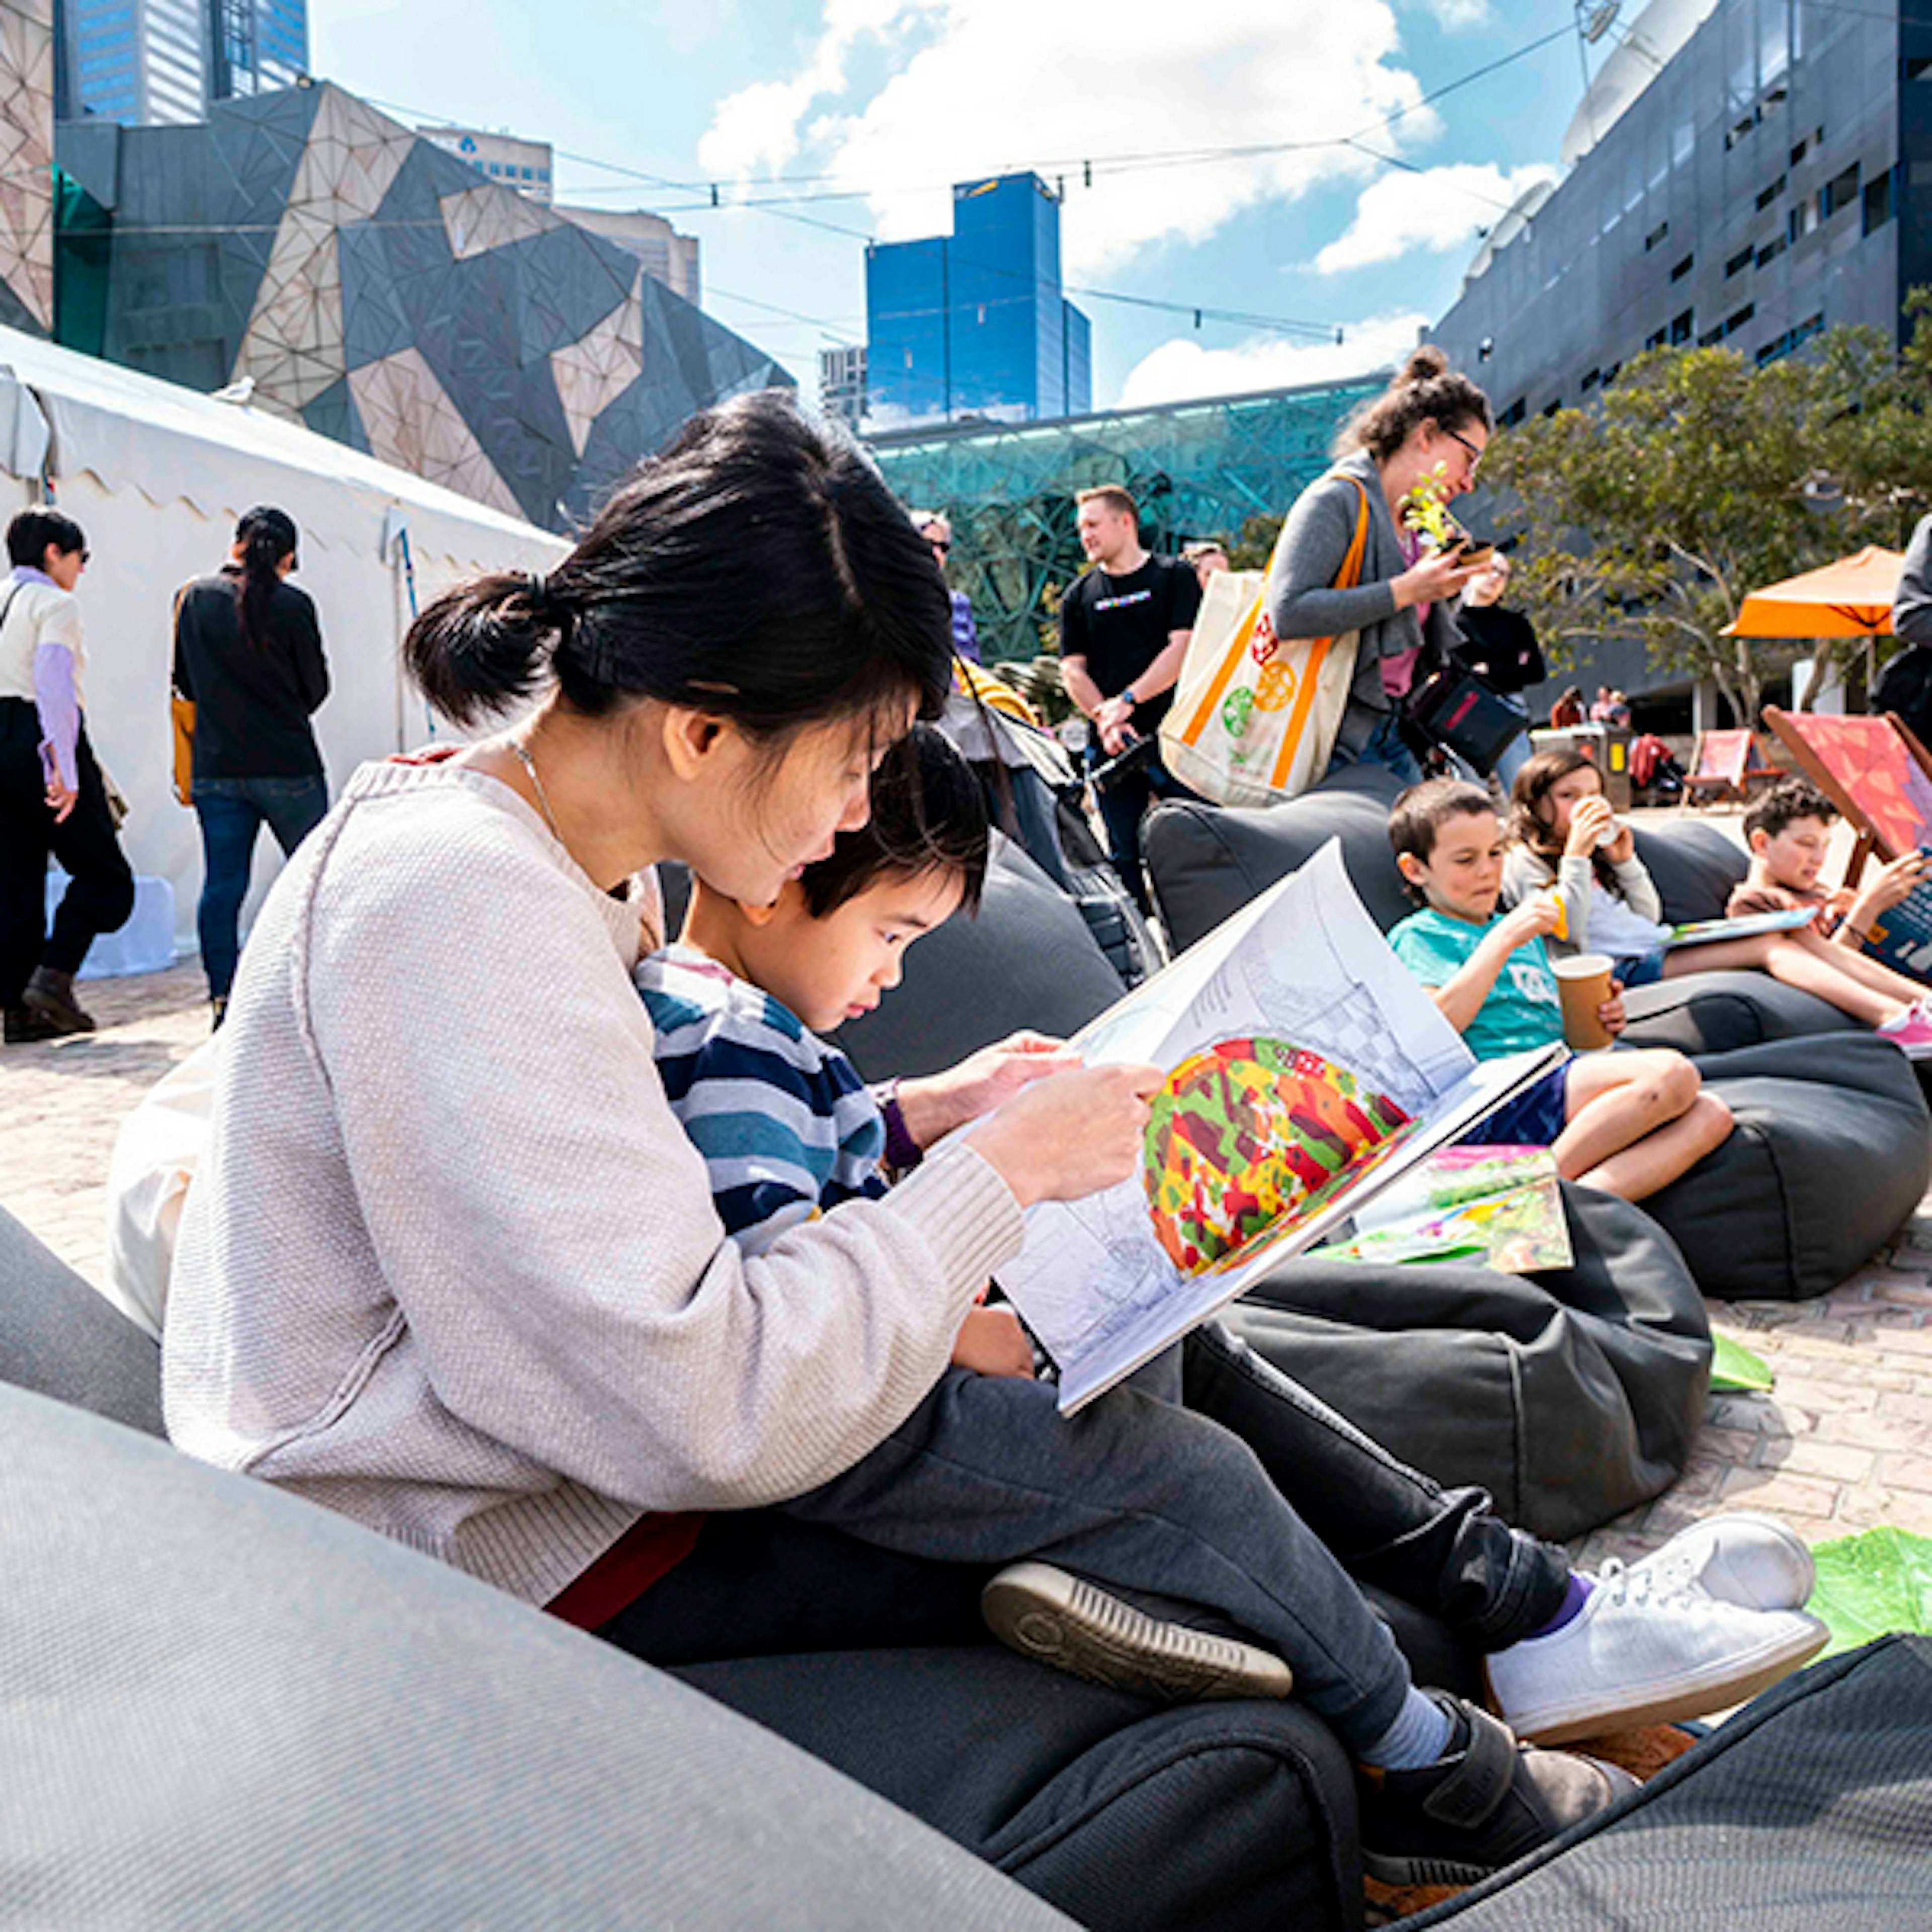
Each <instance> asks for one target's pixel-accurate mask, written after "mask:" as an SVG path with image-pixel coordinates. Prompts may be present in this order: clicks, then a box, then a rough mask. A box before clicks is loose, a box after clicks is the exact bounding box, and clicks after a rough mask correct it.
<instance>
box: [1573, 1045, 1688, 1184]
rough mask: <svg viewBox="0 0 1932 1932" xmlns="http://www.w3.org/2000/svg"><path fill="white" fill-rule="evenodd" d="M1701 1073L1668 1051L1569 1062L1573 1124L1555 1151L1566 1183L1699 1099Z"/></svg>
mask: <svg viewBox="0 0 1932 1932" xmlns="http://www.w3.org/2000/svg"><path fill="white" fill-rule="evenodd" d="M1701 1085H1703V1082H1702V1081H1701V1080H1700V1079H1699V1077H1698V1073H1697V1068H1696V1067H1693V1066H1692V1065H1691V1063H1690V1061H1688V1060H1686V1059H1685V1058H1684V1056H1683V1055H1682V1054H1681V1053H1676V1052H1672V1051H1671V1050H1670V1049H1668V1048H1661V1049H1655V1048H1653V1049H1645V1050H1643V1051H1641V1052H1629V1053H1601V1054H1593V1055H1589V1056H1588V1057H1587V1058H1583V1059H1579V1060H1574V1061H1571V1063H1570V1073H1569V1083H1568V1094H1567V1100H1568V1110H1569V1116H1570V1124H1569V1125H1568V1127H1565V1129H1564V1130H1563V1131H1562V1133H1561V1134H1559V1136H1557V1138H1556V1145H1554V1146H1553V1148H1551V1149H1550V1151H1551V1152H1552V1153H1553V1154H1555V1155H1556V1171H1557V1172H1558V1173H1559V1174H1560V1175H1562V1176H1563V1178H1565V1180H1566V1181H1580V1180H1582V1179H1583V1177H1584V1176H1585V1175H1587V1174H1589V1173H1592V1172H1594V1171H1595V1170H1596V1169H1599V1168H1601V1166H1602V1165H1603V1164H1604V1162H1606V1161H1607V1160H1610V1159H1611V1157H1613V1156H1614V1155H1616V1154H1621V1153H1622V1151H1623V1150H1624V1149H1625V1148H1627V1147H1628V1146H1629V1145H1631V1143H1632V1142H1634V1141H1639V1140H1641V1139H1643V1136H1645V1135H1646V1134H1648V1133H1653V1132H1655V1130H1656V1129H1658V1128H1659V1127H1663V1126H1664V1125H1666V1124H1667V1123H1669V1122H1670V1121H1674V1120H1676V1118H1678V1116H1679V1115H1681V1114H1682V1113H1684V1112H1686V1111H1687V1110H1688V1109H1689V1108H1690V1107H1691V1106H1692V1105H1693V1103H1694V1102H1695V1101H1696V1100H1697V1092H1698V1089H1699V1088H1700V1086H1701Z"/></svg>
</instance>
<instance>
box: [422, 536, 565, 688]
mask: <svg viewBox="0 0 1932 1932" xmlns="http://www.w3.org/2000/svg"><path fill="white" fill-rule="evenodd" d="M568 628H569V618H568V613H566V612H565V610H562V607H560V605H559V601H558V599H557V598H556V593H555V592H553V591H552V590H551V589H550V588H549V586H548V585H547V583H545V581H544V579H543V578H541V577H529V576H526V575H523V574H521V573H511V572H508V571H496V572H495V573H494V574H491V575H490V576H487V577H477V578H475V580H473V581H472V582H470V583H465V584H462V585H460V586H458V588H457V589H454V590H448V591H445V592H444V593H443V595H441V596H440V597H439V598H437V600H436V601H435V602H434V603H433V604H431V605H430V606H429V607H428V609H427V610H425V611H424V612H423V613H422V616H419V617H418V618H417V619H416V622H414V623H413V624H412V625H410V629H409V634H408V636H407V637H405V638H404V640H403V661H404V664H405V666H406V667H407V669H408V671H409V673H410V676H411V677H412V678H413V679H415V681H416V685H417V687H418V688H419V689H420V690H421V691H422V694H423V695H424V696H425V697H427V698H428V700H429V701H430V703H431V704H433V705H434V706H435V707H436V708H437V710H439V711H440V712H442V713H443V715H444V716H445V717H446V718H449V719H451V720H452V721H453V722H454V723H456V724H475V723H477V722H478V721H480V720H481V719H482V718H487V717H490V716H493V715H496V714H498V713H499V712H505V711H511V710H514V709H515V708H516V707H517V705H518V704H519V703H520V702H521V701H522V700H524V699H526V698H527V697H530V696H531V695H532V694H533V693H534V692H535V691H537V690H538V689H539V688H541V685H543V684H544V682H545V681H546V679H547V676H548V675H549V671H550V657H551V655H552V652H553V650H554V649H555V646H556V643H557V642H558V640H559V639H560V637H562V634H563V632H564V631H566V630H567V629H568Z"/></svg>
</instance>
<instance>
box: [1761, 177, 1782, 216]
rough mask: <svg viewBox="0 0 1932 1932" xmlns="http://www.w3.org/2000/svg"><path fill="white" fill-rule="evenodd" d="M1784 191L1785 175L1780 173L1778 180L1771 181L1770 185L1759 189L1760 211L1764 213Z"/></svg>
mask: <svg viewBox="0 0 1932 1932" xmlns="http://www.w3.org/2000/svg"><path fill="white" fill-rule="evenodd" d="M1782 193H1784V175H1779V176H1778V178H1777V180H1775V181H1772V182H1771V183H1770V184H1769V185H1768V186H1766V187H1762V188H1760V189H1759V190H1758V196H1757V210H1758V212H1759V213H1760V214H1763V212H1764V211H1765V210H1766V208H1769V206H1770V205H1771V204H1772V202H1774V201H1775V200H1776V199H1778V196H1780V195H1781V194H1782Z"/></svg>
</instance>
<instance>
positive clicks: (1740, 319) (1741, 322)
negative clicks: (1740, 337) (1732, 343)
mask: <svg viewBox="0 0 1932 1932" xmlns="http://www.w3.org/2000/svg"><path fill="white" fill-rule="evenodd" d="M1755 314H1757V304H1756V303H1755V302H1746V303H1745V305H1744V307H1743V308H1741V309H1739V311H1738V312H1737V314H1736V315H1727V317H1725V318H1724V330H1723V333H1724V335H1736V334H1737V332H1738V331H1739V329H1742V328H1743V327H1744V326H1745V323H1748V322H1749V321H1750V320H1751V317H1753V316H1754V315H1755Z"/></svg>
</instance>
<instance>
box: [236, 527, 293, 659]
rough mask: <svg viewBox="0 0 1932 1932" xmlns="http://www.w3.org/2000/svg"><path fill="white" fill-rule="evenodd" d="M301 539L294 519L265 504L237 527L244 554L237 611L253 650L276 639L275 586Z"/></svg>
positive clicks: (239, 546) (262, 648)
mask: <svg viewBox="0 0 1932 1932" xmlns="http://www.w3.org/2000/svg"><path fill="white" fill-rule="evenodd" d="M299 541H300V539H299V535H298V532H297V531H296V526H295V519H294V518H293V517H291V516H290V515H289V514H288V513H287V511H283V510H274V509H270V508H269V507H268V506H267V505H265V504H264V505H257V507H256V508H254V509H252V510H251V511H248V514H246V515H245V516H244V517H242V520H241V522H240V523H238V524H236V526H235V547H236V549H237V550H239V551H240V552H241V553H242V556H241V564H242V580H241V582H240V583H239V584H237V585H236V590H235V604H236V618H237V621H238V622H239V623H240V625H241V626H242V643H244V644H245V646H247V647H248V649H250V650H251V651H265V650H266V649H268V648H269V645H270V644H271V643H273V642H274V637H273V634H272V631H271V629H270V626H269V615H270V613H271V612H272V610H274V608H275V586H277V585H278V584H279V583H281V580H282V573H281V562H282V559H283V558H284V557H285V556H294V555H295V553H296V545H297V544H298V542H299Z"/></svg>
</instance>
